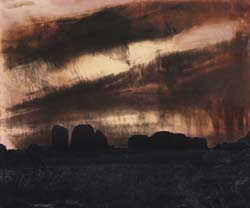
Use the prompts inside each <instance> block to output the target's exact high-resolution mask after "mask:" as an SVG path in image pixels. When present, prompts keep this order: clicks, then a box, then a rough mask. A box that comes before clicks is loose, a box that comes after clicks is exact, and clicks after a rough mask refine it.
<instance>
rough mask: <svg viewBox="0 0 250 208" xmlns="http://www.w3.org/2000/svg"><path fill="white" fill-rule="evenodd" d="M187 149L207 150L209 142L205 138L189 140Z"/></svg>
mask: <svg viewBox="0 0 250 208" xmlns="http://www.w3.org/2000/svg"><path fill="white" fill-rule="evenodd" d="M186 143H187V148H188V149H199V150H207V149H208V145H207V140H206V139H205V138H198V137H195V138H188V140H187V142H186Z"/></svg>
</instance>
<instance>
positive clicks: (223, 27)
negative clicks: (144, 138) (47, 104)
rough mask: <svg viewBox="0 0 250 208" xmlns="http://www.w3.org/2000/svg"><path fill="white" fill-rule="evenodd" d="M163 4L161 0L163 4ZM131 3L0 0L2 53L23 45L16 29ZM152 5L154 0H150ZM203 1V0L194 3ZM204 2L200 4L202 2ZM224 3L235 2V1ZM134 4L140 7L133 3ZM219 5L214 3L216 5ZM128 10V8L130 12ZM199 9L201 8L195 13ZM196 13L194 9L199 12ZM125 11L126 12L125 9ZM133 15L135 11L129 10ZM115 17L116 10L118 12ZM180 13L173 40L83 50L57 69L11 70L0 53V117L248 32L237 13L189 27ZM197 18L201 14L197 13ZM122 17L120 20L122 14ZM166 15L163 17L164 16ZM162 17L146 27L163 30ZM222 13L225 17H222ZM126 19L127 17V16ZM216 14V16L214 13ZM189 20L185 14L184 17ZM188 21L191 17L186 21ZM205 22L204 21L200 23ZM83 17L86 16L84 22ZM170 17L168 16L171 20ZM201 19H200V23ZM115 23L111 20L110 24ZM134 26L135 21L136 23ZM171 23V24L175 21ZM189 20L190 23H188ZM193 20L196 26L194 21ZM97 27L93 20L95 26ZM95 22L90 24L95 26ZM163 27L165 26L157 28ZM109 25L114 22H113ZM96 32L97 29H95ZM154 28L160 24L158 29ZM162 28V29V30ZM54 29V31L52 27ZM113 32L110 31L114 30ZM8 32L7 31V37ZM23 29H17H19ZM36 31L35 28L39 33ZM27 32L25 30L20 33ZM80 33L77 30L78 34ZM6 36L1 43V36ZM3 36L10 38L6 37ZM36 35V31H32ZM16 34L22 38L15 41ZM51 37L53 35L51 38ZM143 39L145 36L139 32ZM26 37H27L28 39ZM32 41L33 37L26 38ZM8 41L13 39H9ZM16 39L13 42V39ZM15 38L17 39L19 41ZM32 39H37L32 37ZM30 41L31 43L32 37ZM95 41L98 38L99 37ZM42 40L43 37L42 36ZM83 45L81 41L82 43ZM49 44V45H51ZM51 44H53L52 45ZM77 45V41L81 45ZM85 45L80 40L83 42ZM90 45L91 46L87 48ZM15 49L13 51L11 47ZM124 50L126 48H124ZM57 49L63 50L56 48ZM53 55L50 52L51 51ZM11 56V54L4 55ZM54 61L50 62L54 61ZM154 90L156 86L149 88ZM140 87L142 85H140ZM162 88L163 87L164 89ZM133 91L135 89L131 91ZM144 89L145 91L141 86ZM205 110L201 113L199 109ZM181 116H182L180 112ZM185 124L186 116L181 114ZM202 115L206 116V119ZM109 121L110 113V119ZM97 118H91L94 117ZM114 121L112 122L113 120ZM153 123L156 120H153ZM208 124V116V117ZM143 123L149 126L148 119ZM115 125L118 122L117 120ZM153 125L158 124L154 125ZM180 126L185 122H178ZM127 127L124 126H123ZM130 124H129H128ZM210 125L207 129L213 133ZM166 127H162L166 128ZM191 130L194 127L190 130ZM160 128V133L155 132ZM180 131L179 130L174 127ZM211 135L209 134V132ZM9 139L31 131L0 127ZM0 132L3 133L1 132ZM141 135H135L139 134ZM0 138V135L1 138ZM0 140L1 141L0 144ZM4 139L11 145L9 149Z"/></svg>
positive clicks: (30, 66) (36, 64) (42, 65)
mask: <svg viewBox="0 0 250 208" xmlns="http://www.w3.org/2000/svg"><path fill="white" fill-rule="evenodd" d="M163 1H164V0H163ZM165 1H167V2H169V1H171V2H176V1H177V2H188V1H191V0H165ZM207 1H209V2H222V1H223V2H224V0H204V2H207ZM131 2H143V1H139V0H138V1H137V0H82V1H80V0H0V39H1V40H4V41H0V50H1V51H2V48H3V46H2V45H1V44H3V45H4V43H5V41H6V40H7V41H9V42H10V45H11V42H12V41H13V42H15V41H16V42H17V43H19V42H18V41H19V39H20V40H21V41H22V38H23V37H25V35H24V36H22V34H19V33H18V32H16V31H18V30H15V29H16V28H18V27H20V28H26V26H27V25H28V26H29V25H32V24H34V20H35V21H38V22H39V21H41V23H43V22H47V21H49V20H61V19H62V20H63V18H65V17H78V15H83V14H88V15H89V16H91V14H92V13H95V12H96V11H97V10H99V9H101V8H103V7H111V6H115V5H121V4H126V3H131ZM153 2H155V1H153ZM198 2H201V1H198ZM202 2H203V1H202ZM225 2H236V0H232V1H228V0H225ZM137 5H138V4H137ZM216 6H217V5H215V7H216ZM130 9H131V8H130ZM198 10H199V9H198ZM198 10H197V11H198ZM128 11H130V10H129V9H128ZM131 11H136V10H131ZM118 13H119V11H118ZM183 13H184V12H183ZM183 13H182V11H181V12H180V13H177V14H176V13H174V14H175V15H177V17H174V18H173V19H174V21H175V20H176V21H178V23H176V24H177V25H181V26H182V24H183V25H184V23H183V22H185V23H186V24H187V25H188V26H185V25H184V26H183V28H184V29H183V28H182V29H183V30H180V31H178V33H177V34H173V35H172V36H171V35H170V36H167V35H165V36H164V35H162V36H158V35H156V36H155V37H149V38H144V39H143V38H141V39H140V38H139V39H135V40H131V41H130V42H128V43H126V46H125V47H121V46H119V45H118V46H115V47H113V46H110V48H107V50H103V51H102V50H100V51H98V50H97V51H94V52H92V51H91V52H89V51H87V52H85V53H83V54H80V55H79V56H78V55H76V57H77V58H76V59H75V60H74V61H72V62H68V63H63V64H61V65H58V66H57V68H56V69H54V68H55V67H54V68H53V67H51V65H53V63H48V61H46V60H45V61H44V60H43V57H40V59H39V58H38V59H36V60H33V61H31V62H30V63H25V64H24V65H21V66H19V65H17V66H15V67H14V68H13V69H11V70H10V69H9V68H8V65H7V64H6V63H7V61H6V55H4V54H3V53H1V54H0V73H1V76H0V118H6V117H9V116H12V115H11V114H10V112H9V111H8V110H7V109H8V108H9V107H12V106H13V105H16V104H20V103H21V104H22V103H23V102H25V101H27V100H28V99H30V96H31V95H32V96H33V95H34V96H33V97H32V96H31V97H32V98H43V97H45V98H46V96H47V94H46V93H47V91H46V90H48V89H57V90H58V89H59V91H60V89H65V88H68V89H70V88H71V87H72V86H73V85H75V84H77V83H78V82H79V80H80V81H82V80H84V81H93V80H97V79H99V78H102V77H106V76H109V75H113V76H116V75H119V74H121V73H124V72H129V71H130V70H132V69H137V68H140V67H141V66H144V67H146V66H147V65H148V64H150V63H151V62H154V61H155V60H156V59H157V58H158V57H161V56H168V55H170V54H173V53H178V52H185V51H192V50H197V49H203V48H207V47H211V46H216V45H217V44H219V43H224V42H226V43H230V42H231V41H232V40H233V39H234V38H235V37H236V35H237V33H238V32H239V31H242V30H243V28H244V29H245V28H247V26H248V22H247V21H245V17H244V15H242V14H239V15H238V14H237V15H238V16H237V18H231V16H230V14H229V15H228V14H227V13H230V11H223V14H222V15H221V14H219V15H218V16H220V15H221V16H222V17H220V18H216V17H213V15H210V14H208V15H210V16H212V17H211V18H210V16H209V19H208V20H207V19H206V18H204V17H202V16H203V14H202V16H199V17H197V18H196V17H194V18H193V19H192V21H194V22H195V23H194V24H190V26H189V21H188V20H185V21H184V19H185V14H183ZM197 14H198V15H200V14H199V11H198V12H197ZM122 15H127V16H128V19H129V20H131V22H132V23H131V25H133V24H134V29H135V30H136V29H137V28H138V25H137V24H138V23H137V22H136V21H137V20H136V18H135V19H133V18H134V16H136V14H130V13H126V12H125V13H123V14H122ZM122 15H121V16H122ZM164 15H165V14H164ZM164 15H162V14H160V15H158V16H157V15H156V17H157V18H155V19H153V20H152V22H151V20H150V18H149V20H148V22H146V23H145V24H147V26H149V28H154V24H159V28H160V30H159V31H161V30H164V29H165V28H164V24H165V23H166V22H165V20H164V19H163V20H162V18H163V17H165V16H164ZM223 15H225V16H223ZM127 16H126V17H127ZM215 16H216V15H215ZM187 18H189V16H188V17H187ZM190 18H191V17H190ZM203 18H204V20H203ZM83 19H84V18H83ZM170 19H171V17H170ZM199 19H201V21H200V22H199ZM114 21H115V20H114ZM133 21H134V22H135V23H134V22H133ZM174 21H173V22H171V23H173V25H174V26H175V22H174ZM190 21H191V19H190ZM196 21H197V22H196ZM94 23H95V22H94ZM94 23H93V24H94ZM160 24H162V25H163V26H161V25H160ZM111 25H112V24H111ZM95 27H97V28H98V26H95ZM100 27H103V28H104V30H106V28H109V22H105V25H100ZM157 27H158V25H157ZM161 27H162V28H161ZM27 28H28V27H27ZM55 28H56V27H55ZM36 29H37V28H35V27H34V30H33V31H32V29H30V31H31V35H32V32H34V31H36ZM115 29H116V28H114V30H115ZM6 31H8V32H9V33H6ZM20 31H21V30H20ZM38 31H39V29H38ZM25 32H27V33H29V30H28V29H27V31H25V30H24V34H25ZM76 32H78V31H76ZM4 34H5V37H4V39H3V38H2V36H4ZM6 34H11V35H10V36H8V35H7V36H6ZM34 34H35V32H34ZM117 34H119V33H117ZM19 35H20V37H19ZM46 35H47V36H50V35H51V37H52V38H51V39H52V40H53V37H54V36H57V33H56V32H55V31H54V30H53V28H52V30H51V31H49V32H48V34H43V33H42V34H41V36H46ZM53 35H54V36H53ZM140 35H141V36H143V34H140ZM28 37H29V36H28ZM30 37H31V39H32V38H33V37H32V36H30ZM12 38H14V39H13V40H12ZM15 38H17V40H15ZM18 38H19V39H18ZM35 38H36V37H35ZM35 38H34V39H35ZM97 39H98V37H97ZM45 40H46V38H45ZM25 41H27V45H28V46H31V48H32V47H34V48H35V49H39V48H40V47H41V48H43V47H44V44H45V45H46V44H47V42H46V41H40V42H39V41H38V42H36V41H32V40H30V41H29V40H25ZM83 41H84V40H83ZM49 43H50V42H49ZM52 44H53V43H52ZM79 44H81V43H79ZM82 44H83V45H84V42H83V43H82ZM90 47H91V46H90ZM14 48H15V47H14ZM123 48H125V49H123ZM52 50H55V52H56V50H58V49H57V48H52ZM59 50H63V48H60V49H59ZM51 53H53V51H52V52H51ZM8 56H9V57H10V58H11V57H12V54H8ZM52 62H53V61H52ZM51 68H53V70H51ZM149 86H154V85H149ZM142 88H143V87H142ZM163 88H164V87H163ZM131 89H132V90H133V88H131ZM145 89H146V88H145ZM199 112H203V110H199ZM178 115H180V114H178ZM179 117H181V118H182V119H181V120H185V119H184V116H183V115H181V116H179ZM206 117H208V118H209V116H208V115H206ZM109 118H113V115H112V112H111V115H109ZM94 119H95V118H94ZM114 120H115V118H114ZM156 120H157V119H156ZM207 120H211V118H209V119H207ZM147 122H149V123H150V121H149V120H148V121H147ZM116 123H117V122H116ZM156 123H157V122H156ZM181 123H182V124H183V125H185V124H184V123H183V121H182V122H181ZM208 123H209V125H208V126H210V127H211V126H212V124H211V121H210V122H208ZM126 125H127V123H126ZM131 125H132V123H131ZM210 127H209V129H211V128H210ZM166 128H167V127H166ZM164 129H165V128H164ZM194 129H195V127H194ZM156 130H158V129H156ZM178 130H180V129H178ZM209 131H210V130H209ZM1 132H2V134H4V135H6V137H7V135H9V134H20V132H29V128H24V127H22V129H18V128H16V127H15V128H12V130H10V129H9V128H5V127H3V126H2V127H0V133H1ZM3 132H4V133H3ZM138 133H139V132H138ZM184 133H185V132H184ZM0 140H1V136H0ZM0 142H1V141H0ZM8 142H9V141H6V139H5V142H4V143H5V144H7V145H8V146H9V147H11V145H10V144H9V143H8Z"/></svg>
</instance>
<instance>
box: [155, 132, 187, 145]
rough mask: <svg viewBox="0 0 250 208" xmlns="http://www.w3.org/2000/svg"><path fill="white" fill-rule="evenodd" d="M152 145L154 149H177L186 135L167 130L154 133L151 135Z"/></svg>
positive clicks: (184, 140) (183, 142)
mask: <svg viewBox="0 0 250 208" xmlns="http://www.w3.org/2000/svg"><path fill="white" fill-rule="evenodd" d="M151 140H152V147H153V148H156V149H176V148H177V149H178V148H182V147H183V146H184V145H185V142H186V137H185V135H183V134H173V133H171V132H167V131H161V132H157V133H155V134H154V135H153V136H152V137H151Z"/></svg>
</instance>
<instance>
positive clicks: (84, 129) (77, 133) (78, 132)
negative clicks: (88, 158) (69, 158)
mask: <svg viewBox="0 0 250 208" xmlns="http://www.w3.org/2000/svg"><path fill="white" fill-rule="evenodd" d="M95 146H96V144H95V131H94V128H93V127H92V126H91V125H79V126H76V127H75V128H74V130H73V132H72V138H71V150H72V151H73V152H76V153H84V152H90V151H92V150H93V149H94V148H95Z"/></svg>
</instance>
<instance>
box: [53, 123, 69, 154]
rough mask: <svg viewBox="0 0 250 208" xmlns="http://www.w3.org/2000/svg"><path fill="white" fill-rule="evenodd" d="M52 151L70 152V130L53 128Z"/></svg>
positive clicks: (58, 127) (59, 127) (60, 127)
mask: <svg viewBox="0 0 250 208" xmlns="http://www.w3.org/2000/svg"><path fill="white" fill-rule="evenodd" d="M51 133H52V149H53V150H54V151H56V152H65V151H67V150H68V145H69V133H68V129H66V128H64V127H62V126H58V125H56V126H54V127H53V128H52V132H51Z"/></svg>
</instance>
